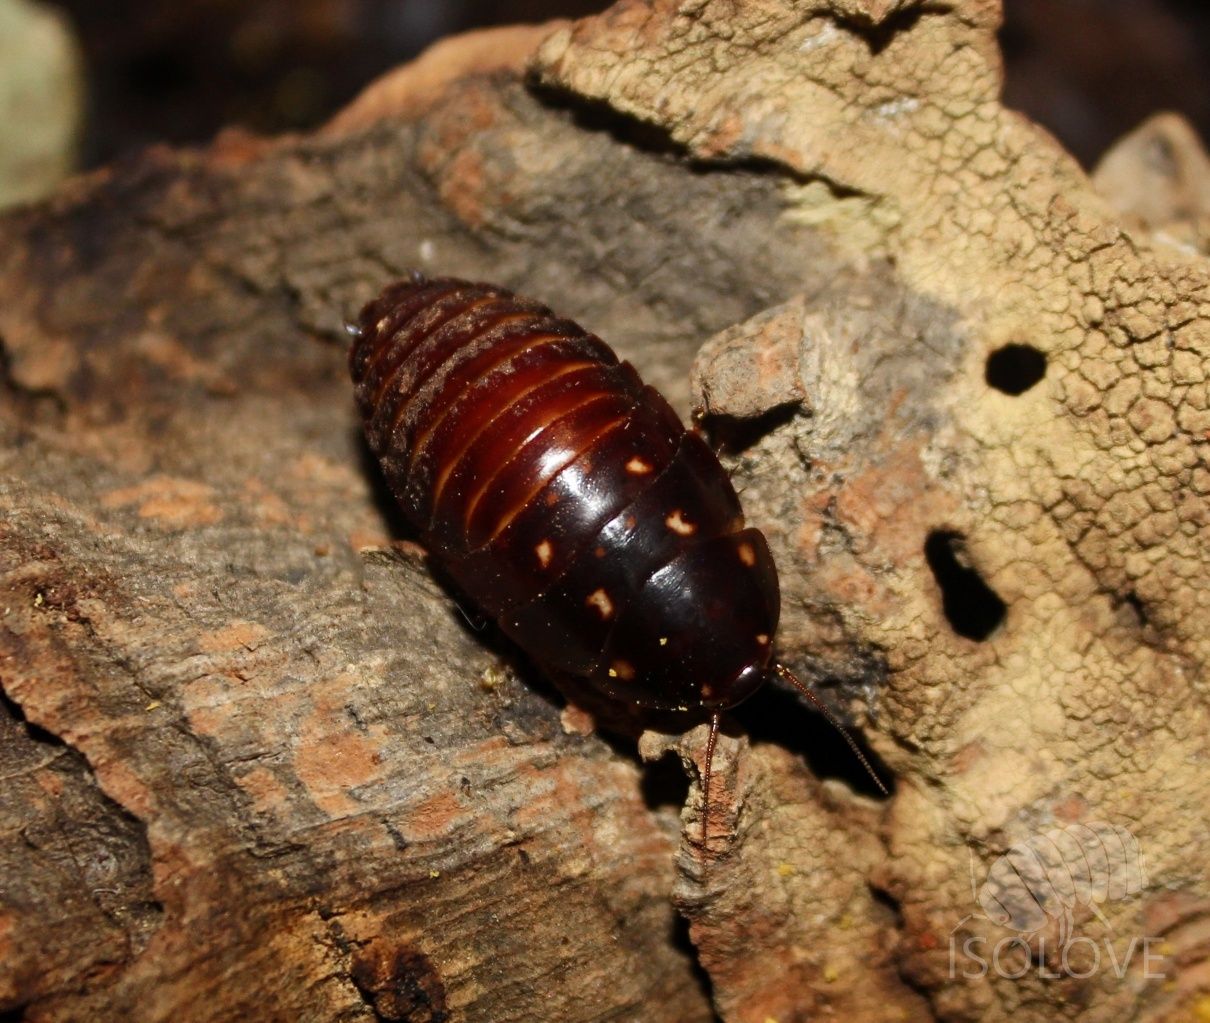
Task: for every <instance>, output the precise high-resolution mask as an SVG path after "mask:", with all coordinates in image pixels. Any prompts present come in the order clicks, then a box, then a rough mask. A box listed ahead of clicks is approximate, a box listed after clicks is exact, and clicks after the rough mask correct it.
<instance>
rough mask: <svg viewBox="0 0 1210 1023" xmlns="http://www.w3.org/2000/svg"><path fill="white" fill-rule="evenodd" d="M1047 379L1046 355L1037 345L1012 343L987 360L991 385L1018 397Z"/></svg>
mask: <svg viewBox="0 0 1210 1023" xmlns="http://www.w3.org/2000/svg"><path fill="white" fill-rule="evenodd" d="M1045 376H1046V355H1045V353H1044V352H1042V351H1040V350H1039V349H1037V348H1035V347H1034V346H1033V345H1024V344H1016V343H1014V344H1009V345H1004V346H1002V347H1000V348H997V349H996V350H995V351H994V352H992V353H991V355H989V356H988V357H987V366H986V367H985V369H984V379H985V380H986V381H987V386H988V387H991V388H994V389H995V390H997V391H1000V392H1001V393H1003V394H1008V395H1011V396H1012V397H1014V398H1015V397H1017V396H1018V395H1021V394H1024V393H1025V392H1026V391H1028V390H1029V389H1030V388H1032V387H1033V386H1035V385H1036V384H1038V383H1040V382H1041V381H1042V379H1043V378H1044V377H1045Z"/></svg>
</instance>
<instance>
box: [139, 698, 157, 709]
mask: <svg viewBox="0 0 1210 1023" xmlns="http://www.w3.org/2000/svg"><path fill="white" fill-rule="evenodd" d="M159 705H160V701H159V700H152V701H151V702H150V703H149V704H147V706H146V707H144V708H143V709H144V710H155V709H156V707H158V706H159Z"/></svg>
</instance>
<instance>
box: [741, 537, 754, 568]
mask: <svg viewBox="0 0 1210 1023" xmlns="http://www.w3.org/2000/svg"><path fill="white" fill-rule="evenodd" d="M738 550H739V560H740V561H742V562H743V563H744V564H745V565H747V566H748V567H749V568H751V567H752V566H753V565H755V564H756V551H754V550H753V549H752V545H751V544H750V543H741V544H740V545H739V547H738Z"/></svg>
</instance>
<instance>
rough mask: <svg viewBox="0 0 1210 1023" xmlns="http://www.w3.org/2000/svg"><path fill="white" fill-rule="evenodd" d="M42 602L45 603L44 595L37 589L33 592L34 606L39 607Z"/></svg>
mask: <svg viewBox="0 0 1210 1023" xmlns="http://www.w3.org/2000/svg"><path fill="white" fill-rule="evenodd" d="M44 603H46V597H45V595H44V594H43V593H42V591H41V590H39V591H38V592H37V593H35V594H34V607H41V606H42V605H43V604H44Z"/></svg>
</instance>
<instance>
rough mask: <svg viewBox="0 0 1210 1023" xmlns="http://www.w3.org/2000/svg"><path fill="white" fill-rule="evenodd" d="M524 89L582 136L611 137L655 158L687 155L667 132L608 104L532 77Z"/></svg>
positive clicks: (656, 125) (659, 126)
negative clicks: (584, 133)
mask: <svg viewBox="0 0 1210 1023" xmlns="http://www.w3.org/2000/svg"><path fill="white" fill-rule="evenodd" d="M525 87H526V89H527V90H528V91H529V93H530V94H531V95H532V96H533V97H534V99H536V100H537V101H538V102H539V103H540V104H542V106H544V107H546V108H547V109H549V110H554V111H562V112H563V113H565V114H566V115H567V116H568V117H569V118H570V119H571V122H572V124H573V125H575V127H576V128H577V129H579V130H580V131H582V132H587V133H590V134H604V135H608V136H609V137H610V139H612V140H613V141H614V142H616V143H618V144H619V145H622V146H626V147H628V148H630V149H635V150H638V151H639V152H642V153H647V154H649V155H652V156H665V157H675V158H677V159H681V158H683V157H684V155H685V147H684V146H682V145H681V144H680V143H679V142H677V141H676V140H674V139H673V137H672V135H671V133H670V132H669V131H668V129H667V128H664V127H663V126H661V125H658V124H653V123H651V122H650V121H644V120H641V119H639V118H637V117H633V116H631V115H630V114H624V113H621V112H619V111H618V110H615V109H614V108H613V107H612V106H611V105H610V104H609V103H608V102H607V101H606V100H603V99H591V98H589V97H586V96H581V95H578V94H577V93H574V92H571V91H570V90H568V89H563V88H561V87H559V86H557V85H552V84H551V83H549V82H543V81H541V80H540V79H539V78H537V77H536V76H530V78H529V79H527V81H526V83H525Z"/></svg>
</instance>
